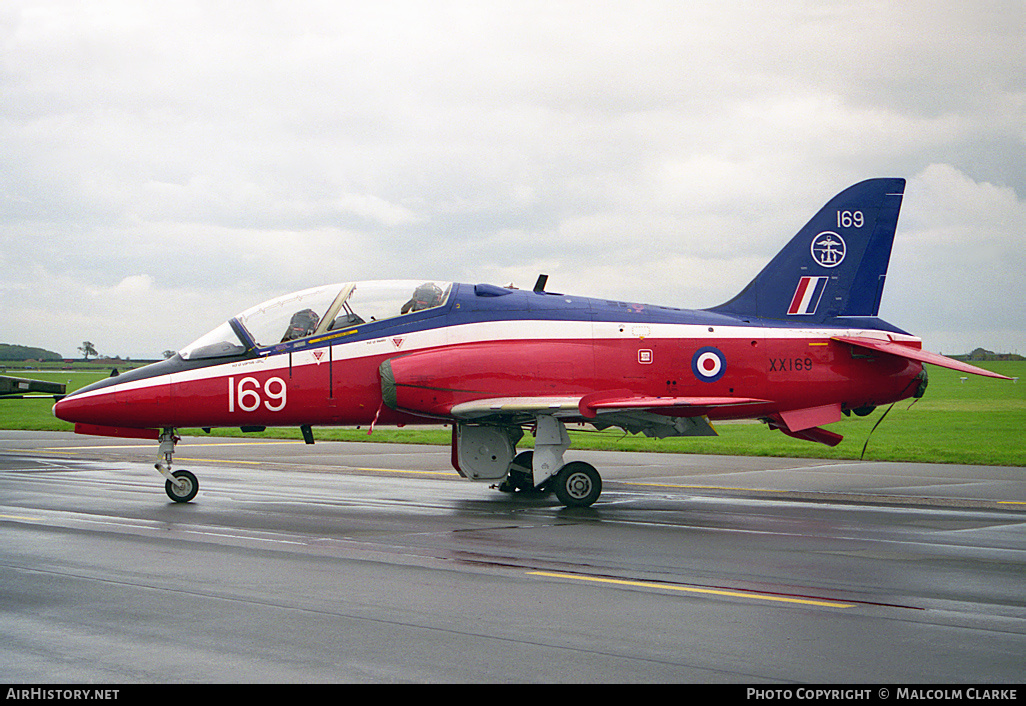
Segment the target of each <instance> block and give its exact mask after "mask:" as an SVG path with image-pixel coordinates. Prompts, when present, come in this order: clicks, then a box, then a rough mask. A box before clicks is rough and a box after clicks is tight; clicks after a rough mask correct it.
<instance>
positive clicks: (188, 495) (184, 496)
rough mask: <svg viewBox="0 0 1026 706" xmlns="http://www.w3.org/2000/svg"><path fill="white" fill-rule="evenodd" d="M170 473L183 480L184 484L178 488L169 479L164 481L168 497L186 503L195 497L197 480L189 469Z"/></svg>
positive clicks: (197, 488) (197, 486) (197, 490)
mask: <svg viewBox="0 0 1026 706" xmlns="http://www.w3.org/2000/svg"><path fill="white" fill-rule="evenodd" d="M171 475H173V476H174V477H175V478H177V479H178V480H180V481H184V482H185V484H184V485H183V486H182V487H181V488H179V487H178V486H177V485H175V484H174V483H172V482H171V481H167V482H165V483H164V490H165V491H166V492H167V496H168V497H169V498H171V499H172V500H174V501H175V502H176V503H187V502H189V501H190V500H192V499H193V498H195V497H196V493H198V492H199V481H198V480H196V476H194V475H193V474H192V473H190V472H189V471H175V472H174V473H172V474H171Z"/></svg>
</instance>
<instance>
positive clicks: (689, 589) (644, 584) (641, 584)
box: [527, 571, 855, 608]
mask: <svg viewBox="0 0 1026 706" xmlns="http://www.w3.org/2000/svg"><path fill="white" fill-rule="evenodd" d="M527 573H528V575H530V576H547V577H549V578H557V579H571V580H573V581H591V582H593V583H609V584H616V585H619V586H636V587H638V588H658V589H661V590H665V591H683V592H686V593H704V594H708V595H714V596H729V597H731V598H753V599H755V600H760V601H777V602H779V603H802V604H805V605H817V606H825V607H827V608H854V607H855V604H854V603H836V602H833V601H821V600H815V599H812V598H788V597H786V596H769V595H766V594H760V593H742V592H740V591H723V590H720V589H713V588H695V587H693V586H676V585H673V584H665V583H653V582H651V581H629V580H626V579H609V578H600V577H598V576H580V575H577V574H561V573H556V572H549V571H529V572H527Z"/></svg>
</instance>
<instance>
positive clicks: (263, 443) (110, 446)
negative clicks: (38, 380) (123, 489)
mask: <svg viewBox="0 0 1026 706" xmlns="http://www.w3.org/2000/svg"><path fill="white" fill-rule="evenodd" d="M303 443H305V442H304V441H302V440H299V439H293V440H288V441H236V442H234V443H232V442H229V441H225V442H218V441H205V442H200V443H191V442H189V443H186V444H183V446H187V447H190V448H191V447H194V446H275V445H279V444H303ZM156 445H157V440H156V439H154V440H153V443H151V444H103V445H94V446H40V447H37V448H34V449H11V451H82V450H86V451H88V450H89V449H152V448H153V447H154V446H156Z"/></svg>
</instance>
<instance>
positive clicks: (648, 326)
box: [75, 319, 920, 399]
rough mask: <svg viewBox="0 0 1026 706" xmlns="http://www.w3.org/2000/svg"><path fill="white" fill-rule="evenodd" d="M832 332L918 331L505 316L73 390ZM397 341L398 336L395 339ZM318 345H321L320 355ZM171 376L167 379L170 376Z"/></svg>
mask: <svg viewBox="0 0 1026 706" xmlns="http://www.w3.org/2000/svg"><path fill="white" fill-rule="evenodd" d="M832 336H860V337H865V338H876V339H879V340H882V341H895V342H910V343H911V342H918V341H919V340H920V339H919V338H918V337H916V336H908V335H902V334H896V333H889V332H886V331H879V330H874V329H869V330H865V329H813V328H765V327H760V326H715V325H714V326H708V325H698V324H667V323H631V322H622V323H621V322H615V321H552V320H536V319H519V320H506V321H479V322H475V323H465V324H456V325H454V326H439V327H436V328H430V329H425V330H423V331H410V332H403V333H402V334H401V336H400V335H394V336H392V335H387V336H382V337H379V338H371V339H365V340H359V341H349V342H345V343H337V344H334V345H332V346H331V351H330V353H329V352H328V347H327V346H325V347H323V348H311V349H309V350H307V349H298V350H295V349H294V350H293V351H292V360H291V361H290V360H289V355H288V352H282V353H273V354H269V355H264V356H261V357H259V358H250V359H247V360H240V361H234V362H231V363H222V364H220V365H211V366H209V367H205V368H196V369H194V370H184V371H180V372H174V373H169V374H166V375H160V376H158V377H153V378H145V379H142V380H134V381H131V382H125V383H120V384H118V385H114V386H111V387H103V388H100V389H98V390H92V391H90V392H85V393H80V394H76V395H75V396H76V397H80V398H83V399H84V398H87V397H92V396H96V395H105V394H109V393H110V392H112V391H114V390H115V389H118V390H141V389H146V388H148V387H155V386H159V385H165V384H168V382H172V383H184V382H193V381H196V380H205V379H209V378H218V377H225V376H229V375H235V376H238V375H254V374H258V373H266V372H273V371H278V370H287V369H288V368H289V367H290V366H291V367H292V368H293V369H296V368H303V367H307V366H310V365H328V364H329V361H330V362H331V363H338V362H339V361H345V360H359V359H361V358H369V357H380V356H388V357H391V356H397V355H403V354H406V353H412V352H414V351H417V350H423V349H429V348H438V347H442V346H446V345H459V344H466V343H480V342H489V341H560V340H564V341H582V340H592V339H594V340H631V339H634V340H638V341H640V340H644V339H657V340H672V339H685V340H688V339H690V340H693V341H695V342H696V343H702V342H704V341H707V340H709V339H745V338H748V339H752V340H759V341H768V340H774V339H777V340H802V339H814V340H824V339H829V338H830V337H832ZM397 341H398V342H397ZM317 351H323V354H322V356H321V358H320V360H318V359H317V358H316V356H315V353H316V352H317ZM169 378H170V379H169Z"/></svg>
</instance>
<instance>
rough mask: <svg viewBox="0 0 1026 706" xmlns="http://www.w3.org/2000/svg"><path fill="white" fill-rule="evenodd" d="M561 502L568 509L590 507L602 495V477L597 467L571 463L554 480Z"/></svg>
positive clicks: (582, 463) (588, 464)
mask: <svg viewBox="0 0 1026 706" xmlns="http://www.w3.org/2000/svg"><path fill="white" fill-rule="evenodd" d="M552 481H553V483H552V485H553V488H552V489H553V490H555V491H556V497H557V498H559V502H561V503H563V504H564V505H566V506H567V507H588V506H589V505H591V504H592V503H593V502H595V501H596V500H598V496H599V494H600V493H602V477H601V476H600V475H599V472H598V471H596V470H595V467H594V466H592V465H591V464H590V463H584V462H583V461H571V462H570V463H568V464H566V465H565V466H563V468H562V469H561V470H560V471H559V473H558V474H556V477H555V478H553V479H552Z"/></svg>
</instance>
